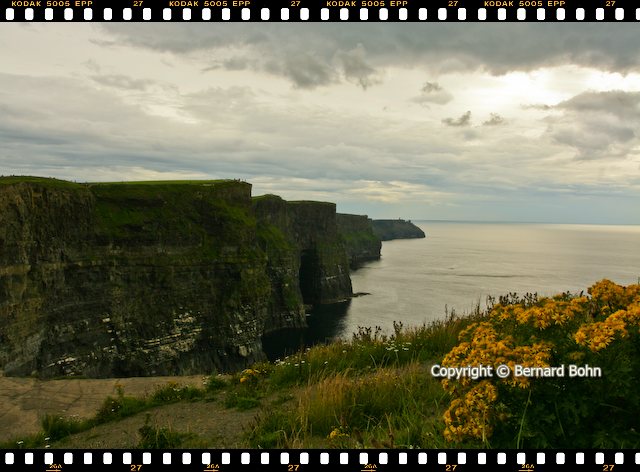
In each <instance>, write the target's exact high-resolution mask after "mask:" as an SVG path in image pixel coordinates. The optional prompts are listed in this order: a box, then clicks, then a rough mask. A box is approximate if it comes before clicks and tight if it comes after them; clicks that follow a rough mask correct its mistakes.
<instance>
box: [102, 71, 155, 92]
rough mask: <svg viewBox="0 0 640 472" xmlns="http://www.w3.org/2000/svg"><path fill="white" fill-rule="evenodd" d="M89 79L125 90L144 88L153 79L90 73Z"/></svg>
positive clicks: (150, 83)
mask: <svg viewBox="0 0 640 472" xmlns="http://www.w3.org/2000/svg"><path fill="white" fill-rule="evenodd" d="M91 80H93V81H94V82H96V83H99V84H101V85H105V86H107V87H113V88H118V89H125V90H141V91H142V90H146V89H147V88H148V87H149V86H150V85H153V81H151V80H144V79H133V78H131V77H128V76H126V75H120V74H113V75H92V76H91Z"/></svg>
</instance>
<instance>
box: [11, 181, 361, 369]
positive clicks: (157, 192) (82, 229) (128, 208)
mask: <svg viewBox="0 0 640 472" xmlns="http://www.w3.org/2000/svg"><path fill="white" fill-rule="evenodd" d="M349 296H351V281H350V279H349V272H348V262H347V258H346V254H345V251H344V246H343V242H342V240H341V239H340V237H339V236H338V234H337V228H336V218H335V205H333V204H328V203H319V202H284V201H283V200H281V199H278V198H277V197H273V198H266V199H262V200H260V199H258V200H252V198H251V185H250V184H247V183H244V182H239V181H197V182H139V183H122V184H87V185H80V184H74V183H70V182H65V181H59V180H53V179H40V178H23V177H21V178H1V179H0V369H3V370H4V372H5V374H7V375H31V374H36V375H40V376H42V377H52V376H60V375H84V376H88V377H109V376H135V375H168V374H190V373H202V372H215V371H229V370H236V369H239V368H242V367H244V366H246V365H249V364H251V363H253V362H255V361H258V360H261V359H263V358H264V354H263V352H262V345H261V341H260V338H261V336H262V335H263V334H264V333H265V332H267V331H270V330H275V329H279V328H283V327H291V326H303V325H304V324H305V315H304V303H307V304H314V303H326V302H331V301H336V300H340V299H344V298H347V297H349Z"/></svg>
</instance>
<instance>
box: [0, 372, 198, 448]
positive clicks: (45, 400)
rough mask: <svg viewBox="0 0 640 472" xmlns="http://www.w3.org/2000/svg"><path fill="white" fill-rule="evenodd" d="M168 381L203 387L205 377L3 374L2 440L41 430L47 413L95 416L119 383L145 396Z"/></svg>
mask: <svg viewBox="0 0 640 472" xmlns="http://www.w3.org/2000/svg"><path fill="white" fill-rule="evenodd" d="M168 382H177V383H179V384H189V385H195V386H199V387H201V386H202V376H187V377H134V378H126V379H64V380H37V379H32V378H19V377H3V376H0V441H7V440H9V439H12V438H16V437H18V436H22V435H28V434H33V433H37V432H38V431H40V418H41V417H42V416H43V415H44V414H46V413H54V414H59V415H61V416H71V417H79V418H88V417H91V416H93V415H94V414H95V412H96V411H97V409H98V408H99V407H100V405H101V404H102V402H103V401H104V399H105V398H106V397H107V396H109V395H112V396H113V395H115V394H116V393H117V386H121V387H122V388H123V389H124V393H125V394H126V395H133V396H142V395H144V394H146V393H150V392H152V391H153V390H154V389H155V388H156V387H158V386H160V385H165V384H166V383H168ZM173 406H175V407H178V406H179V405H173ZM160 410H161V409H160ZM134 419H136V417H133V418H131V420H134ZM142 421H143V422H144V415H142ZM138 427H139V426H138ZM194 427H197V424H196V423H194ZM96 447H98V446H96Z"/></svg>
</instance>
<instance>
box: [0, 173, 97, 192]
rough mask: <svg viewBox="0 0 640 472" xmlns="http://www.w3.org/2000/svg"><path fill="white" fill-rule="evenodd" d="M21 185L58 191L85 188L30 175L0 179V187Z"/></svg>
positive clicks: (65, 181)
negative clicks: (58, 189) (26, 184)
mask: <svg viewBox="0 0 640 472" xmlns="http://www.w3.org/2000/svg"><path fill="white" fill-rule="evenodd" d="M21 183H29V184H38V185H41V186H45V187H49V188H60V189H79V188H84V187H85V186H84V185H82V184H78V183H75V182H69V181H67V180H60V179H54V178H51V177H35V176H31V175H10V176H1V177H0V185H15V184H21Z"/></svg>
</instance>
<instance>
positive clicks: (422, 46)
mask: <svg viewBox="0 0 640 472" xmlns="http://www.w3.org/2000/svg"><path fill="white" fill-rule="evenodd" d="M100 27H101V28H103V29H104V30H106V31H107V32H108V33H109V34H110V35H111V36H112V37H113V38H114V40H113V41H108V40H101V44H103V45H108V46H109V47H118V45H131V46H135V47H140V48H148V49H153V50H157V51H164V52H170V53H174V54H179V55H183V56H185V55H186V56H189V55H191V54H197V53H200V52H215V51H218V50H223V49H224V50H233V51H238V52H237V54H238V55H239V56H241V57H242V58H243V59H240V60H239V62H237V63H236V64H242V66H246V67H253V68H255V69H257V70H262V71H268V72H270V73H274V74H280V75H283V76H285V77H287V78H288V79H290V80H291V81H293V83H294V85H295V86H296V87H300V88H310V87H318V86H323V85H328V84H331V83H333V82H335V81H336V80H337V78H338V77H340V76H343V77H344V78H346V79H347V80H352V81H354V82H355V83H357V84H358V85H360V86H363V87H369V86H370V85H371V84H372V83H375V82H372V81H371V80H372V78H373V77H376V75H377V74H380V73H382V72H383V71H384V69H385V68H386V67H389V66H405V67H406V66H411V67H414V66H416V65H418V66H422V67H424V68H426V69H430V70H433V71H435V72H451V71H470V70H478V69H482V70H486V71H488V72H490V73H492V74H505V73H507V72H510V71H516V70H518V71H530V70H535V69H538V68H541V67H546V66H556V65H566V64H575V65H578V66H586V67H594V68H597V69H600V70H606V71H617V72H622V73H626V72H631V71H639V70H640V49H639V48H637V47H636V44H637V30H636V29H635V28H634V25H632V24H626V23H624V24H622V23H621V24H615V25H614V24H566V25H563V27H562V28H559V27H558V26H557V25H554V24H537V23H524V24H520V23H519V24H510V23H505V24H496V25H491V28H489V27H487V25H483V24H472V23H470V24H456V23H451V24H444V23H443V24H438V23H435V24H430V25H429V28H424V25H418V24H378V23H370V24H362V25H360V24H353V25H349V28H346V27H345V26H344V25H342V24H337V23H329V24H304V25H302V24H295V23H289V24H277V25H276V24H264V25H261V27H260V28H259V29H256V28H255V26H254V25H252V24H241V23H230V24H220V25H217V27H216V28H211V27H210V25H206V24H199V23H193V24H184V23H182V24H181V23H171V24H156V23H143V24H136V25H135V27H134V26H132V25H130V24H125V23H109V24H101V25H100ZM532 44H535V47H533V46H532ZM365 50H366V53H365ZM353 51H358V53H357V54H355V55H354V54H353ZM248 56H250V58H251V60H248ZM229 61H231V62H228V65H231V66H232V65H233V64H234V62H233V60H232V59H229ZM245 61H246V62H245Z"/></svg>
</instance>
